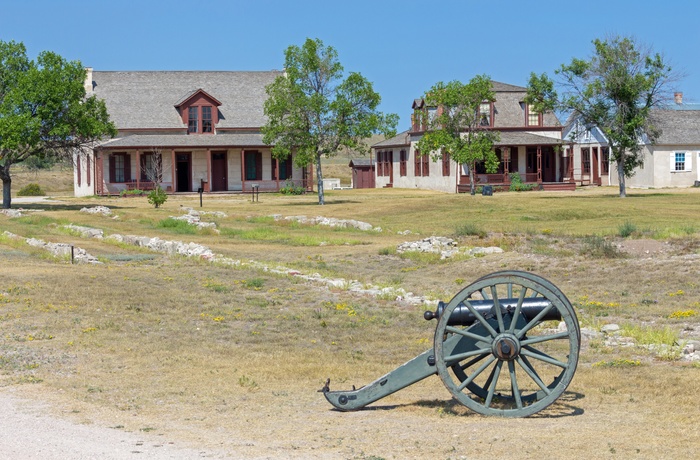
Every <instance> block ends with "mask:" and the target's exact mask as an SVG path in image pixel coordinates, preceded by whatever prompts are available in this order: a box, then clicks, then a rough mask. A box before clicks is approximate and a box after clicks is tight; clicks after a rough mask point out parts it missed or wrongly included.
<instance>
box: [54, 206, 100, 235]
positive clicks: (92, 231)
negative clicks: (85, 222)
mask: <svg viewBox="0 0 700 460" xmlns="http://www.w3.org/2000/svg"><path fill="white" fill-rule="evenodd" d="M83 209H84V208H83ZM64 228H67V229H69V230H72V231H74V232H76V233H78V234H79V235H80V236H81V237H83V238H97V239H101V238H102V237H103V236H104V231H102V230H101V229H99V228H91V227H82V226H80V225H73V224H70V225H64Z"/></svg>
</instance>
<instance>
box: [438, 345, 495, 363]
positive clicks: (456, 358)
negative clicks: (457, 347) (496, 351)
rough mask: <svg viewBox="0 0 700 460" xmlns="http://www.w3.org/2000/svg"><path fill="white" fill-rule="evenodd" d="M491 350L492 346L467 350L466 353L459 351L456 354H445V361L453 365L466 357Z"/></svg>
mask: <svg viewBox="0 0 700 460" xmlns="http://www.w3.org/2000/svg"><path fill="white" fill-rule="evenodd" d="M490 352H491V349H490V348H480V349H478V350H472V351H465V352H464V353H457V354H456V355H450V356H445V363H447V365H448V366H451V365H452V364H454V363H456V362H457V361H461V360H463V359H466V358H471V357H472V356H479V355H483V354H486V353H490Z"/></svg>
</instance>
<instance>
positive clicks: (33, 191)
mask: <svg viewBox="0 0 700 460" xmlns="http://www.w3.org/2000/svg"><path fill="white" fill-rule="evenodd" d="M44 195H46V193H44V191H43V190H42V189H41V187H39V184H27V185H25V186H24V187H22V190H20V191H19V192H17V196H44Z"/></svg>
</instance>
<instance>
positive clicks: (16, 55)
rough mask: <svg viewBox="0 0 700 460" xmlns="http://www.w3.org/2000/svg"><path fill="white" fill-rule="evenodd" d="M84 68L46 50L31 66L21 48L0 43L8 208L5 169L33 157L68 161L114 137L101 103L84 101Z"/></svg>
mask: <svg viewBox="0 0 700 460" xmlns="http://www.w3.org/2000/svg"><path fill="white" fill-rule="evenodd" d="M85 76H86V73H85V69H84V68H83V66H82V65H81V64H80V62H78V61H70V62H69V61H66V60H65V59H64V58H62V57H61V56H59V55H57V54H55V53H52V52H50V51H44V52H42V53H40V54H39V56H38V57H37V59H36V61H33V60H30V59H29V58H28V57H27V51H26V48H25V47H24V44H22V43H16V42H14V41H10V42H3V41H0V179H2V205H3V208H9V207H10V206H11V195H10V192H11V187H12V177H11V174H10V168H11V166H12V165H13V164H16V163H21V162H23V161H26V160H27V159H29V158H32V157H39V158H46V157H49V156H52V157H56V158H66V159H70V158H72V155H73V154H74V153H76V152H78V153H81V152H84V151H85V150H86V149H87V148H88V147H90V146H91V145H93V144H94V143H95V142H96V141H97V140H99V139H100V138H103V137H105V136H114V135H115V134H116V129H115V127H114V125H113V124H112V123H111V122H110V121H109V116H108V114H107V109H106V107H105V105H104V102H103V101H101V100H99V99H97V98H95V97H94V96H91V97H88V98H86V97H85V87H84V83H85Z"/></svg>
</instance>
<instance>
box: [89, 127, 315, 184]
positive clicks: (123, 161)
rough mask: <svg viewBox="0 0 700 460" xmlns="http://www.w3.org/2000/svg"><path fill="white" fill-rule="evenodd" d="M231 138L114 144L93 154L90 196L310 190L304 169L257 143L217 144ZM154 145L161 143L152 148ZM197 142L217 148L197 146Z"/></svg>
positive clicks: (308, 173)
mask: <svg viewBox="0 0 700 460" xmlns="http://www.w3.org/2000/svg"><path fill="white" fill-rule="evenodd" d="M156 137H165V138H168V139H155V138H156ZM183 137H184V140H186V141H189V144H190V145H172V144H171V145H167V144H166V141H170V142H171V143H172V142H173V141H181V140H183ZM202 137H203V138H202ZM197 138H199V139H197ZM222 138H225V139H222ZM234 139H236V136H232V135H221V136H216V137H215V136H211V135H209V136H204V135H201V136H197V135H194V136H182V137H181V136H146V135H142V136H138V135H137V136H128V137H126V138H122V139H116V140H115V141H113V142H109V143H106V144H104V145H102V146H101V147H99V148H98V149H96V150H95V152H94V155H95V161H94V165H95V179H96V180H95V194H96V195H115V194H121V193H122V192H123V191H128V190H152V189H153V188H155V184H156V183H160V186H161V188H162V189H163V190H165V191H166V193H187V192H199V191H201V192H203V193H245V192H252V191H254V190H255V191H259V192H277V191H279V190H280V189H281V188H282V187H285V186H288V185H293V186H294V187H303V188H305V189H307V190H311V187H312V186H313V185H312V184H313V176H312V170H311V169H310V168H300V167H297V166H295V165H294V163H293V161H292V158H287V159H285V160H279V159H276V158H274V157H273V156H272V153H271V150H270V147H269V146H265V145H262V144H261V142H248V145H225V144H223V143H222V142H221V141H225V140H227V141H233V140H234ZM158 140H162V141H163V143H162V144H160V145H158V144H157V143H154V141H158ZM238 140H240V139H238ZM247 140H248V141H250V140H251V139H247ZM193 141H200V144H199V145H197V144H198V143H197V142H193ZM201 141H208V142H210V143H211V142H212V141H213V142H215V143H217V144H219V145H201ZM163 145H166V146H163Z"/></svg>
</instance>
